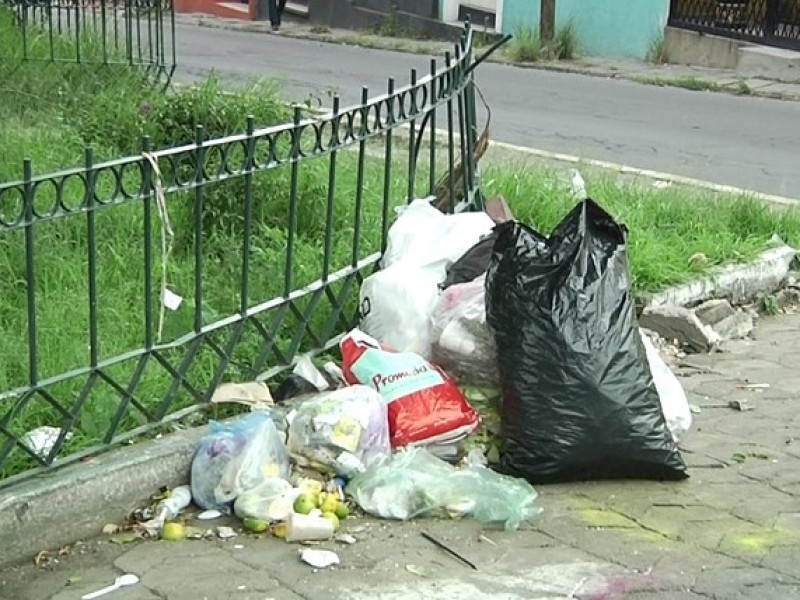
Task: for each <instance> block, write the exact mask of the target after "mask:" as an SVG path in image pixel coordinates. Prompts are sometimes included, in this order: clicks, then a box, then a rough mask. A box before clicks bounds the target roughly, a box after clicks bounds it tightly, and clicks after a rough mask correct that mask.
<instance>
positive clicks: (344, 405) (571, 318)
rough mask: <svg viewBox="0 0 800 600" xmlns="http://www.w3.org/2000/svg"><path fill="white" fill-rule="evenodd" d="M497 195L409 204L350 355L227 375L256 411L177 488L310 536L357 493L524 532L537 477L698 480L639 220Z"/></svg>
mask: <svg viewBox="0 0 800 600" xmlns="http://www.w3.org/2000/svg"><path fill="white" fill-rule="evenodd" d="M491 202H493V204H489V205H488V206H487V210H486V212H472V213H459V214H455V215H445V214H442V213H441V212H439V211H438V210H436V209H435V208H434V207H433V206H432V205H431V204H430V202H429V201H428V200H425V199H419V200H415V201H413V202H412V203H410V204H409V205H408V206H407V207H405V208H404V209H403V210H402V212H401V213H400V215H399V217H398V219H397V221H396V222H395V224H394V225H393V226H392V228H391V229H390V232H389V240H388V247H387V250H386V252H385V255H384V257H383V259H382V263H381V270H379V271H378V272H376V273H375V274H373V275H371V276H370V277H368V278H367V279H366V280H365V281H364V284H363V286H362V288H361V291H360V306H361V318H360V323H359V326H358V328H356V329H353V330H352V331H350V332H348V333H347V334H346V335H344V336H343V337H342V339H341V340H340V343H339V350H340V353H341V365H339V364H337V363H336V362H333V361H328V362H326V363H325V364H324V365H323V366H322V367H321V368H318V367H317V365H316V364H315V359H313V358H312V357H311V356H310V355H304V356H301V357H300V358H299V360H298V362H297V363H296V367H295V369H294V371H293V373H292V374H291V375H290V376H289V377H288V378H287V379H286V380H285V381H284V382H283V383H282V384H281V385H280V386H279V387H278V388H277V389H275V390H274V391H270V390H269V389H268V388H267V387H266V386H265V385H264V384H261V383H249V384H226V385H225V386H222V387H221V388H220V389H219V390H218V391H217V394H215V397H214V399H212V402H240V403H244V404H248V405H249V406H250V407H251V412H250V413H249V414H246V415H244V416H241V417H238V418H236V419H233V420H231V421H229V422H224V423H221V422H212V423H211V424H210V428H209V431H208V433H207V434H206V435H205V436H204V437H203V438H202V439H201V441H200V442H199V445H198V448H197V451H196V454H195V456H194V459H193V464H192V472H191V489H190V494H189V498H187V497H185V496H186V491H185V490H184V491H183V492H182V494H184V497H183V499H182V502H184V503H185V504H188V501H189V499H191V500H193V501H194V503H195V504H197V505H198V506H199V507H200V508H202V509H204V510H205V511H206V512H208V511H211V512H212V514H232V515H235V516H236V517H238V518H240V519H242V522H243V525H244V527H245V529H248V530H249V531H253V532H257V533H261V532H267V531H269V532H271V533H272V534H273V535H275V536H276V537H279V538H283V539H285V540H286V541H289V542H292V541H313V540H327V539H331V538H333V537H334V536H336V535H337V531H338V530H339V527H340V525H341V522H342V521H343V520H346V519H348V518H349V517H350V515H351V512H353V511H354V510H358V511H363V512H364V513H367V514H369V515H373V516H376V517H379V518H385V519H396V520H406V519H413V518H417V517H442V518H452V519H460V518H465V517H469V518H474V519H477V520H479V521H481V522H484V523H492V524H500V525H502V526H503V527H505V528H506V529H509V530H514V529H517V528H518V527H519V526H520V525H521V524H522V523H524V522H526V521H531V520H533V519H535V518H536V517H537V516H538V515H539V514H540V512H541V509H540V507H539V506H537V504H536V498H537V492H536V491H535V489H534V488H533V486H532V484H534V483H535V484H538V483H547V482H556V481H569V480H578V479H580V480H587V479H598V478H653V479H661V480H679V479H683V478H686V477H688V475H687V473H686V466H685V464H684V462H683V460H682V458H681V455H680V452H679V450H678V447H677V441H678V440H679V439H680V437H681V436H683V435H685V434H686V432H687V431H688V430H689V428H690V427H691V420H692V417H691V411H690V409H689V405H688V402H687V399H686V396H685V394H684V392H683V389H682V388H681V385H680V383H679V382H678V380H677V378H676V377H675V375H674V374H673V373H672V371H671V370H670V368H669V367H668V366H667V365H666V364H665V363H664V361H663V360H662V359H661V357H660V355H659V352H658V350H657V349H656V348H655V346H654V345H653V344H652V342H651V341H650V340H649V338H648V337H647V336H646V335H645V334H644V332H643V331H642V330H641V329H640V328H639V326H638V323H637V319H636V313H635V310H634V303H633V298H632V295H631V291H630V281H629V272H628V264H627V256H626V236H627V230H626V229H625V227H624V226H622V225H620V224H618V223H616V222H615V221H614V220H613V218H612V217H611V216H610V215H609V214H608V213H606V212H605V211H604V210H603V209H602V208H601V207H600V206H599V205H598V204H596V203H595V202H593V201H592V200H588V199H587V200H584V201H581V202H579V203H578V204H577V205H576V206H575V208H574V209H573V210H572V211H571V212H570V213H569V214H567V215H566V216H565V217H564V219H563V221H562V222H561V223H560V224H559V225H558V226H557V227H556V228H555V230H554V231H553V232H552V233H551V235H550V236H547V237H545V236H543V235H541V234H539V233H538V232H536V231H535V230H534V229H532V228H530V227H528V226H527V225H525V224H522V223H519V222H517V221H516V220H515V219H514V218H513V216H511V214H510V211H509V210H508V207H507V206H505V203H504V202H503V201H502V200H500V199H498V200H495V201H491ZM490 215H495V216H494V217H492V216H490ZM493 397H494V398H496V399H497V403H496V404H495V405H493V403H492V401H491V400H492V398H493ZM173 496H174V494H173ZM185 504H184V506H185ZM157 512H158V514H157V515H156V517H155V518H154V527H155V528H156V529H159V530H161V531H164V528H165V527H166V524H167V523H168V522H169V520H170V518H174V514H175V511H172V512H170V510H166V509H162V510H160V512H159V511H157Z"/></svg>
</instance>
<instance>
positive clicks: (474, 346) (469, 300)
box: [431, 275, 500, 385]
mask: <svg viewBox="0 0 800 600" xmlns="http://www.w3.org/2000/svg"><path fill="white" fill-rule="evenodd" d="M485 283H486V277H485V275H481V276H480V277H478V278H477V279H474V280H473V281H469V282H467V283H457V284H454V285H451V286H450V287H448V288H447V289H446V290H444V291H443V292H442V295H441V296H440V297H439V300H438V302H437V303H436V307H435V308H434V310H433V316H432V318H431V324H432V332H431V337H432V339H433V340H434V341H433V359H432V360H433V362H434V363H436V364H437V365H439V366H440V367H442V368H443V369H444V370H445V371H446V372H447V373H448V375H450V376H451V377H452V378H453V379H455V380H456V381H458V382H459V383H464V384H482V385H496V384H497V383H498V382H499V378H500V376H499V374H498V372H497V349H496V347H495V341H494V334H493V333H492V331H491V330H490V329H489V326H488V325H487V323H486V290H485Z"/></svg>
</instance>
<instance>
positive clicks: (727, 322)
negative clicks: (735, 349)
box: [713, 311, 755, 340]
mask: <svg viewBox="0 0 800 600" xmlns="http://www.w3.org/2000/svg"><path fill="white" fill-rule="evenodd" d="M754 327H755V323H754V322H753V317H752V316H751V315H750V314H748V313H746V312H744V311H736V312H734V313H733V314H731V315H729V316H727V317H725V318H724V319H722V320H721V321H720V322H719V323H716V324H715V325H714V326H713V329H714V331H716V332H717V333H718V334H719V336H720V337H721V338H722V339H724V340H740V339H742V338H745V337H747V336H748V335H750V333H751V332H752V331H753V328H754Z"/></svg>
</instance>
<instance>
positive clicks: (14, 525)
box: [0, 128, 798, 568]
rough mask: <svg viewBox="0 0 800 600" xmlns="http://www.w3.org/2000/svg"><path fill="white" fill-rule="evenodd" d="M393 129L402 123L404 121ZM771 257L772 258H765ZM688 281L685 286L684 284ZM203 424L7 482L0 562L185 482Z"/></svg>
mask: <svg viewBox="0 0 800 600" xmlns="http://www.w3.org/2000/svg"><path fill="white" fill-rule="evenodd" d="M398 129H400V130H401V131H402V129H403V128H398ZM490 145H493V146H497V147H500V148H504V149H507V150H512V151H515V152H517V153H519V154H523V155H529V156H535V157H537V158H544V159H550V160H557V161H561V162H567V163H570V164H579V163H580V164H590V165H593V166H598V167H601V168H604V169H610V170H614V171H616V172H618V173H624V174H634V175H639V176H642V177H645V178H651V179H656V180H661V181H675V182H676V183H683V184H685V185H695V186H697V187H702V188H705V189H710V190H712V191H717V192H728V193H738V194H747V195H751V196H752V197H754V198H757V199H760V200H762V201H764V202H768V203H773V204H780V205H783V206H786V205H797V204H798V201H797V200H793V199H790V198H781V197H777V196H769V195H766V194H760V193H758V192H753V191H750V190H741V189H739V188H733V187H730V186H720V185H717V184H714V183H710V182H703V181H698V180H692V179H690V178H685V177H681V176H677V175H670V174H667V173H658V172H655V171H648V170H645V169H637V168H633V167H629V166H626V165H618V164H614V163H607V162H603V161H591V160H582V159H580V158H578V157H575V156H569V155H563V154H557V153H552V152H546V151H543V150H537V149H535V148H526V147H521V146H514V145H513V144H507V143H504V142H491V143H490ZM790 250H791V249H787V248H786V247H781V248H776V249H772V250H769V251H767V252H765V253H764V254H762V255H761V258H760V259H759V260H757V261H756V262H755V263H750V264H745V265H732V266H730V267H724V268H723V269H721V271H720V272H712V273H711V274H709V275H707V276H706V277H703V278H701V279H699V280H697V281H693V282H689V283H686V284H683V285H679V286H675V287H673V288H668V289H667V290H664V291H663V292H660V293H658V294H656V295H653V296H652V297H650V298H645V299H644V300H646V301H649V303H650V304H653V303H664V302H686V301H687V300H686V298H689V300H688V301H694V300H695V299H696V298H698V296H697V293H698V289H699V290H700V291H701V292H702V293H703V294H709V293H713V294H722V293H726V292H724V291H723V290H722V287H721V286H722V284H721V283H720V280H721V279H723V275H724V278H725V280H726V281H727V280H729V279H730V280H731V281H733V284H732V285H733V286H734V287H732V288H731V289H733V290H748V291H752V290H750V287H751V286H752V287H754V288H757V290H759V291H763V290H764V288H765V285H766V287H769V285H771V283H770V282H774V281H775V277H777V275H776V274H772V275H770V273H771V271H770V269H771V268H772V267H776V266H780V268H782V267H783V265H785V264H790V263H791V261H789V262H787V259H788V254H789V251H790ZM791 254H792V257H793V256H794V250H791ZM770 261H771V263H776V264H771V266H770V264H766V263H769V262H770ZM762 263H764V264H766V266H764V265H763V264H762ZM772 270H774V269H772ZM729 271H730V272H731V273H729ZM780 279H782V277H781V278H780ZM707 282H711V283H710V284H709V283H707ZM778 283H780V280H778ZM715 286H716V287H715ZM687 289H688V290H689V292H687V291H685V290H687ZM769 291H772V290H769ZM692 294H694V295H692ZM735 297H738V296H735ZM205 432H206V427H205V426H203V427H197V428H192V429H187V430H183V431H179V432H177V433H173V434H169V435H165V436H164V437H163V438H161V439H156V440H152V441H145V442H141V443H138V444H135V445H134V446H128V447H125V448H121V449H118V450H112V451H110V452H107V453H105V454H102V455H100V456H98V457H96V458H94V459H93V460H91V461H89V462H84V463H76V464H72V465H69V466H67V467H64V468H63V469H59V470H57V471H54V472H51V473H48V474H46V475H42V476H39V477H37V478H35V479H32V480H30V481H24V482H22V483H20V484H18V485H16V486H12V487H10V488H8V489H7V495H6V496H5V497H4V498H2V499H0V539H2V540H3V541H4V543H3V544H2V545H0V568H5V567H8V566H12V565H15V564H19V563H21V562H24V561H27V560H29V559H30V558H31V557H33V556H34V555H36V553H38V552H39V551H41V550H44V549H52V548H58V547H61V546H63V545H66V544H70V543H73V542H75V541H76V540H81V539H87V538H92V537H96V536H98V535H100V532H101V528H102V526H103V524H105V523H114V522H118V521H120V520H121V519H122V518H124V517H125V516H126V515H128V514H129V513H130V512H131V510H133V509H134V508H136V507H138V506H140V505H141V502H142V501H143V500H145V499H146V498H147V497H148V496H150V495H151V494H152V493H154V492H156V491H158V489H159V488H161V487H162V486H169V487H174V486H176V485H180V484H184V483H186V482H187V481H189V473H190V467H191V461H192V457H193V456H194V451H195V446H196V444H197V441H198V440H199V439H200V437H201V436H202V435H203V434H204V433H205Z"/></svg>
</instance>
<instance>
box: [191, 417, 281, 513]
mask: <svg viewBox="0 0 800 600" xmlns="http://www.w3.org/2000/svg"><path fill="white" fill-rule="evenodd" d="M289 475H290V472H289V457H288V455H287V453H286V447H285V446H284V445H283V441H282V440H281V437H280V434H279V433H278V429H277V428H276V427H275V423H273V422H272V418H271V417H270V414H269V413H268V412H266V411H256V412H252V413H249V414H247V415H245V416H243V417H240V418H239V419H237V420H235V421H232V422H229V423H220V422H216V421H212V422H211V423H209V432H208V433H207V434H206V435H204V436H203V437H202V438H201V439H200V443H199V445H198V447H197V451H196V452H195V455H194V458H193V459H192V475H191V478H192V481H191V483H192V497H193V498H194V501H195V503H196V504H197V505H198V506H199V507H200V508H203V509H212V508H213V509H217V510H228V509H229V508H230V505H231V504H232V503H233V501H234V500H236V498H237V497H238V496H239V495H240V494H242V493H243V492H246V491H247V490H249V489H252V488H254V487H256V486H258V485H259V484H261V483H262V482H263V481H264V480H265V479H269V478H271V477H281V478H284V479H288V477H289Z"/></svg>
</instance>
